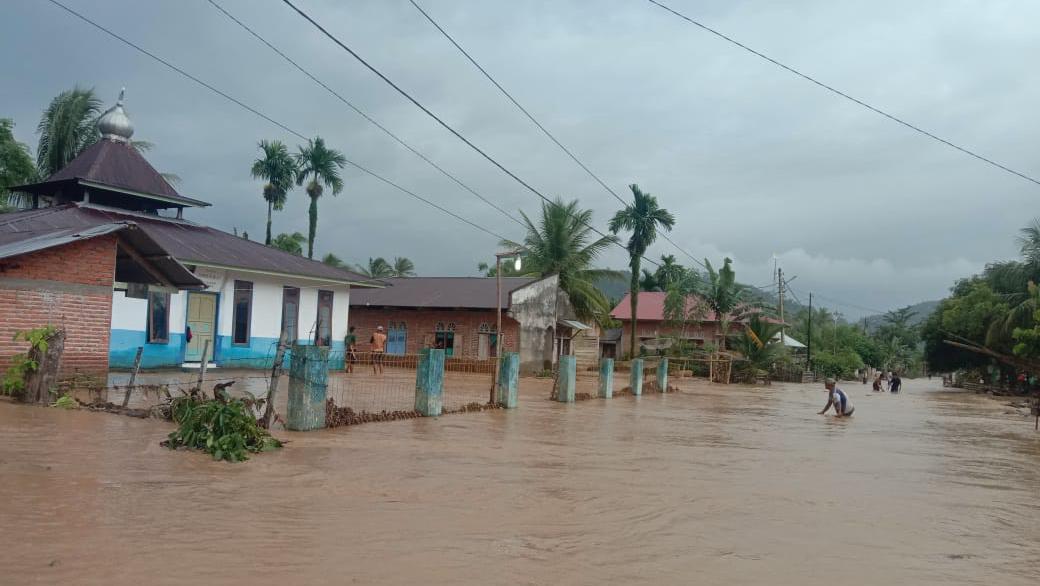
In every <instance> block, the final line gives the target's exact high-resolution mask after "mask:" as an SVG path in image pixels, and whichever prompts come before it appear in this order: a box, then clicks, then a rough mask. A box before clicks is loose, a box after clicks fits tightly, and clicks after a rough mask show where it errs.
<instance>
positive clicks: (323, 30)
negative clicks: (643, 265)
mask: <svg viewBox="0 0 1040 586" xmlns="http://www.w3.org/2000/svg"><path fill="white" fill-rule="evenodd" d="M282 2H283V3H284V4H285V5H286V6H288V7H289V8H292V9H293V10H294V11H295V12H296V13H297V14H299V15H300V16H301V17H302V18H303V19H304V20H306V21H307V22H309V23H311V25H312V26H314V28H316V29H318V30H319V31H321V33H322V34H324V35H325V36H326V37H328V39H329V40H331V41H332V42H333V43H335V44H336V45H338V46H339V47H340V48H341V49H343V50H344V51H346V52H347V53H349V54H350V55H351V56H352V57H354V59H356V60H357V61H358V62H359V63H361V64H362V65H364V66H365V68H367V69H368V70H369V71H371V72H372V73H374V74H375V75H376V76H377V77H379V79H381V80H383V81H384V82H385V83H386V84H387V85H389V86H390V87H392V88H393V89H394V90H396V91H397V93H399V94H401V95H402V96H403V97H404V98H405V99H407V100H408V101H409V102H411V103H412V104H413V105H415V107H417V108H419V109H420V110H422V111H423V113H425V114H426V115H427V116H429V117H430V118H432V119H433V120H434V121H436V122H437V123H438V124H440V125H441V126H442V127H443V128H444V129H445V130H447V131H448V132H450V133H452V134H453V135H455V137H456V138H458V139H459V140H461V141H462V142H463V143H465V144H466V146H468V147H470V148H471V149H473V150H474V151H475V152H476V153H477V154H479V155H480V156H482V157H484V158H485V159H487V161H488V162H490V163H491V164H492V165H494V166H495V167H497V168H498V169H499V170H500V171H502V172H503V173H505V174H506V175H508V176H509V177H510V178H512V179H513V180H514V181H516V182H517V183H519V184H520V185H522V186H523V187H524V188H526V189H527V190H528V191H530V192H531V193H533V194H535V195H536V196H538V197H539V198H541V199H542V201H544V202H546V203H549V204H551V203H553V202H552V200H550V199H549V198H548V197H546V196H545V195H544V194H543V193H542V192H541V191H538V190H537V189H535V188H534V187H532V186H531V184H530V183H528V182H526V181H524V180H523V179H521V178H520V177H519V176H518V175H517V174H516V173H514V172H513V171H511V170H509V169H508V168H507V167H506V166H505V165H503V164H502V163H499V162H498V161H497V160H496V159H495V158H494V157H492V156H491V155H489V154H488V153H487V152H486V151H484V150H483V149H481V148H480V147H479V146H477V145H476V144H474V143H473V142H472V141H470V140H469V139H468V138H466V137H465V136H464V135H462V133H460V132H459V131H458V130H455V128H454V127H452V126H451V125H450V124H448V123H447V122H445V121H444V120H443V119H442V118H441V117H440V116H438V115H437V114H435V113H434V112H433V111H431V110H430V109H429V108H427V107H426V106H425V105H423V104H422V102H420V101H419V100H417V99H416V98H414V97H413V96H412V95H411V94H409V93H408V92H406V91H405V90H404V89H402V88H401V87H400V86H399V85H397V84H396V83H394V82H393V80H391V79H390V78H389V77H387V76H386V75H384V74H383V72H382V71H380V70H379V69H377V68H376V67H375V66H373V65H372V64H371V63H369V62H368V61H366V60H365V59H364V58H363V57H362V56H361V55H359V54H358V53H357V52H355V51H354V50H353V49H351V48H350V47H348V46H347V45H346V44H345V43H344V42H343V41H341V40H339V38H337V37H336V36H335V35H333V34H332V33H330V32H329V31H328V30H327V29H326V28H325V27H323V26H322V25H321V24H320V23H318V21H316V20H314V19H313V18H312V17H311V16H310V15H309V14H307V13H306V12H304V11H303V10H302V9H300V8H298V7H297V6H296V5H295V4H293V3H292V2H291V1H290V0H282ZM585 226H586V227H587V228H589V229H590V230H592V231H593V232H594V233H596V234H598V235H599V236H601V237H604V238H607V237H608V236H607V235H606V234H605V233H603V232H602V231H600V230H599V229H597V228H596V227H594V226H592V225H590V224H585ZM615 244H617V245H618V246H620V247H621V248H625V246H624V245H623V244H621V243H620V242H617V241H615ZM626 250H627V249H626ZM642 259H643V260H645V261H646V262H648V263H650V264H653V265H655V266H661V264H660V263H658V262H657V261H655V260H652V259H649V258H647V257H646V256H643V257H642Z"/></svg>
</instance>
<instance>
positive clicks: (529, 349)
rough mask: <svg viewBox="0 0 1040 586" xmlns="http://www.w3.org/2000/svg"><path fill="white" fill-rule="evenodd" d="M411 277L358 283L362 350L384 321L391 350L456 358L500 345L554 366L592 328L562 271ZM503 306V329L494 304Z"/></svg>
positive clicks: (355, 318)
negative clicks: (574, 303)
mask: <svg viewBox="0 0 1040 586" xmlns="http://www.w3.org/2000/svg"><path fill="white" fill-rule="evenodd" d="M497 281H498V280H497V279H495V278H487V277H406V278H394V279H386V281H385V282H386V284H387V287H386V288H383V289H368V290H358V291H356V292H354V293H353V294H352V295H351V298H350V325H352V326H355V327H356V328H357V331H356V334H357V336H358V340H359V342H360V350H362V351H364V350H367V344H366V342H367V340H369V339H370V336H371V334H372V332H373V331H375V329H376V328H377V327H379V326H382V327H383V328H384V330H385V331H386V333H387V348H386V351H387V353H389V354H415V353H418V351H419V350H420V349H421V348H443V349H444V350H445V354H446V355H447V356H448V358H449V359H451V360H472V361H489V360H492V359H493V358H494V357H495V356H497V355H498V349H499V347H502V348H504V349H505V350H506V351H510V352H519V353H520V368H521V370H522V371H524V372H526V373H533V372H539V371H542V370H547V369H551V368H552V367H553V365H554V364H556V360H557V357H558V356H559V355H561V354H568V355H569V354H573V353H574V350H575V344H573V342H574V340H575V338H577V337H578V336H580V335H581V334H582V332H584V331H586V330H588V329H589V327H588V326H586V325H585V324H583V323H581V322H580V321H578V320H577V319H576V318H575V317H574V310H573V308H572V307H571V304H570V300H569V299H568V297H567V294H566V293H564V292H563V291H562V290H561V289H560V288H559V278H558V277H557V276H550V277H546V278H542V279H537V278H533V277H502V279H501V283H502V285H501V291H500V292H499V291H498V282H497ZM499 307H501V308H502V331H501V332H499V331H498V327H497V308H499Z"/></svg>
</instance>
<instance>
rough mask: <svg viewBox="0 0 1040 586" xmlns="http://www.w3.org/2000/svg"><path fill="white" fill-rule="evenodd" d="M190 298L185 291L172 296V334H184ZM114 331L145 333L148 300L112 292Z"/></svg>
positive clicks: (146, 328) (120, 292)
mask: <svg viewBox="0 0 1040 586" xmlns="http://www.w3.org/2000/svg"><path fill="white" fill-rule="evenodd" d="M187 303H188V297H187V293H186V292H184V291H179V292H177V293H173V294H171V295H170V333H171V334H183V333H184V323H185V317H186V315H185V312H186V311H187ZM112 329H113V330H132V331H138V332H144V331H147V330H148V300H147V299H134V298H132V297H127V296H126V294H125V293H124V292H123V291H113V292H112Z"/></svg>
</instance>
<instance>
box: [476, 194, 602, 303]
mask: <svg viewBox="0 0 1040 586" xmlns="http://www.w3.org/2000/svg"><path fill="white" fill-rule="evenodd" d="M520 215H521V216H522V217H523V220H524V226H525V227H526V228H527V234H526V235H525V236H524V241H523V242H522V243H520V242H513V241H511V240H503V241H502V243H501V244H502V246H504V247H509V248H517V249H521V250H523V257H524V263H523V269H522V273H523V274H525V275H530V276H538V277H547V276H549V275H559V279H560V288H561V289H563V290H564V291H565V292H566V293H567V295H568V296H569V297H570V300H571V305H572V306H574V311H575V312H576V313H577V314H578V317H580V318H582V319H595V320H596V321H597V322H605V321H606V320H607V318H608V314H609V313H610V309H611V307H610V301H609V300H608V299H607V298H606V296H604V295H603V293H602V292H601V291H600V290H599V289H598V288H596V285H595V282H596V280H597V279H599V278H601V277H607V276H610V277H616V276H618V274H619V273H618V272H617V271H610V270H604V269H594V268H593V263H594V262H595V260H596V257H598V256H599V254H600V253H601V252H603V251H604V250H605V249H606V248H608V247H609V246H612V245H613V244H615V243H617V239H616V238H615V237H614V236H602V237H599V238H596V237H595V233H594V232H593V231H592V228H590V227H589V226H590V224H591V222H592V210H583V209H581V208H579V207H578V201H577V200H574V201H570V202H567V203H564V202H563V200H561V199H559V198H557V199H556V200H555V201H553V202H551V203H549V202H546V203H543V204H542V209H541V216H540V217H539V218H538V220H537V222H535V221H534V220H532V219H531V218H530V217H528V215H527V214H525V213H523V212H520ZM511 268H512V267H509V269H507V268H506V266H505V265H503V271H502V272H503V274H509V273H507V270H510V269H511ZM492 271H493V268H492Z"/></svg>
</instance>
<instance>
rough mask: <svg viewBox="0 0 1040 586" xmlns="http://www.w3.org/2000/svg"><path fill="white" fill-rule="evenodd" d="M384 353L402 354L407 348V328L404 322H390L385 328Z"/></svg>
mask: <svg viewBox="0 0 1040 586" xmlns="http://www.w3.org/2000/svg"><path fill="white" fill-rule="evenodd" d="M386 332H387V334H386V353H387V354H395V355H403V354H405V353H406V352H407V348H408V328H407V326H406V324H405V322H400V323H396V324H395V323H394V322H390V325H389V327H388V328H387V330H386Z"/></svg>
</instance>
